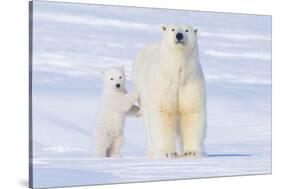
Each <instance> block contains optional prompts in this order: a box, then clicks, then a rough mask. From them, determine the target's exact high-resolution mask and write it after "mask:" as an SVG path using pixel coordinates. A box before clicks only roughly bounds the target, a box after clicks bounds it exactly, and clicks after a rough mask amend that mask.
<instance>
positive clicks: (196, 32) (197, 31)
mask: <svg viewBox="0 0 281 189" xmlns="http://www.w3.org/2000/svg"><path fill="white" fill-rule="evenodd" d="M194 33H195V35H197V36H198V35H199V29H198V28H195V29H194Z"/></svg>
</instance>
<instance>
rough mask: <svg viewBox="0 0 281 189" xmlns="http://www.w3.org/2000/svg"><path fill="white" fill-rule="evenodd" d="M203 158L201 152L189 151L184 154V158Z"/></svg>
mask: <svg viewBox="0 0 281 189" xmlns="http://www.w3.org/2000/svg"><path fill="white" fill-rule="evenodd" d="M201 156H202V154H201V152H199V151H187V152H184V153H182V157H187V158H188V157H191V158H199V157H201Z"/></svg>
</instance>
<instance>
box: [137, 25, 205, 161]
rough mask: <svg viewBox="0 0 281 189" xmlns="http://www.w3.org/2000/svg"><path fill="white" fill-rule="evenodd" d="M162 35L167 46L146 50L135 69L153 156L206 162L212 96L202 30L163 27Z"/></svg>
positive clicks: (143, 51) (185, 26)
mask: <svg viewBox="0 0 281 189" xmlns="http://www.w3.org/2000/svg"><path fill="white" fill-rule="evenodd" d="M162 30H163V37H162V40H161V41H160V42H159V43H158V44H152V45H149V46H147V47H146V48H144V49H143V50H142V51H141V52H140V53H139V54H138V55H137V57H136V59H135V62H134V64H133V69H132V76H133V82H134V84H135V85H136V87H137V88H138V90H139V91H140V105H141V112H142V116H143V118H144V124H145V130H146V138H147V147H148V148H147V155H148V156H153V157H174V156H178V155H180V156H200V155H202V154H203V141H204V138H205V128H206V95H205V81H204V75H203V72H202V69H201V66H200V63H199V57H198V45H197V29H194V28H193V27H191V26H188V25H179V24H177V25H163V26H162ZM177 136H178V138H179V139H180V140H179V141H180V143H179V145H180V149H179V153H177V149H176V140H177Z"/></svg>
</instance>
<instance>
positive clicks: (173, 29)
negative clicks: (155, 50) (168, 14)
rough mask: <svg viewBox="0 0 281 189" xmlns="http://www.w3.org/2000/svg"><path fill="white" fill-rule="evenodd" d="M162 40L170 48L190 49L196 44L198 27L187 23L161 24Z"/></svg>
mask: <svg viewBox="0 0 281 189" xmlns="http://www.w3.org/2000/svg"><path fill="white" fill-rule="evenodd" d="M161 29H162V32H163V39H162V40H163V42H164V44H165V45H166V46H167V47H168V48H169V49H170V50H180V49H181V50H185V51H190V50H192V49H193V47H194V46H195V45H197V35H198V29H195V28H193V27H191V26H189V25H182V24H173V25H162V26H161Z"/></svg>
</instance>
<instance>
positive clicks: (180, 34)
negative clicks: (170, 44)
mask: <svg viewBox="0 0 281 189" xmlns="http://www.w3.org/2000/svg"><path fill="white" fill-rule="evenodd" d="M176 38H177V40H179V41H180V40H182V39H183V34H182V33H177V35H176Z"/></svg>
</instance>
